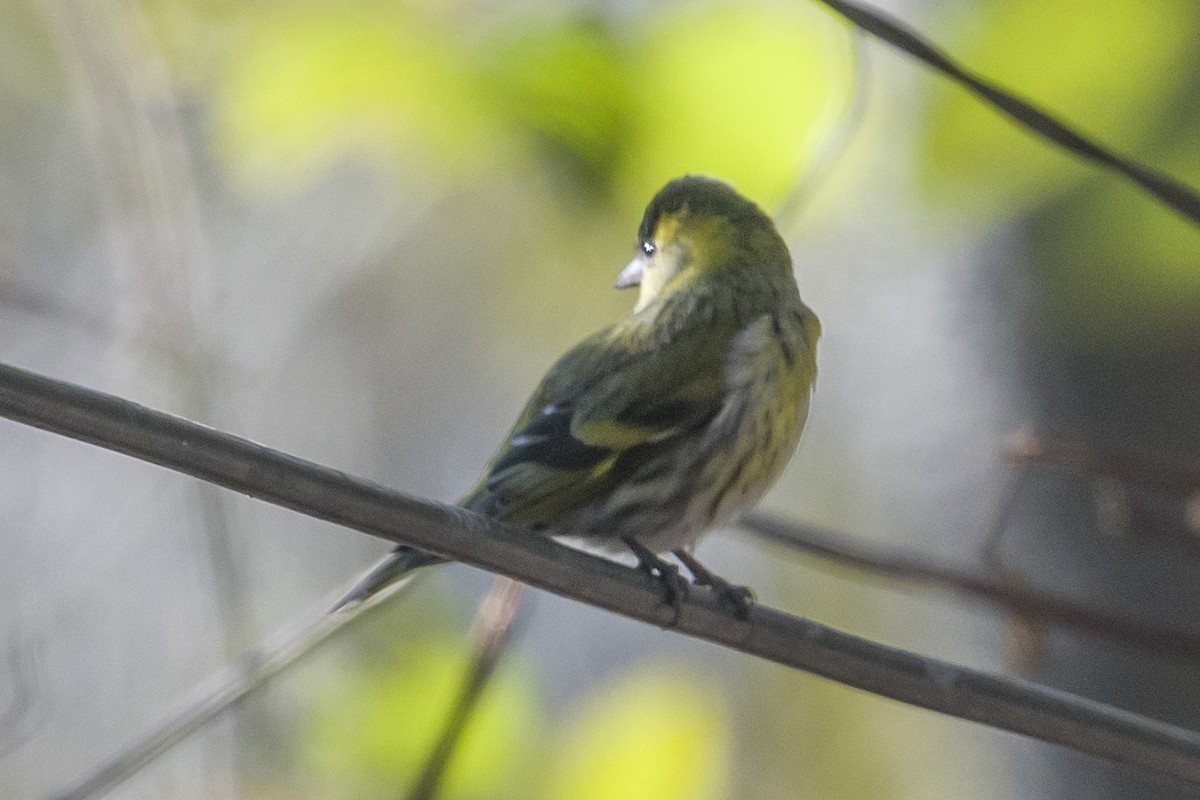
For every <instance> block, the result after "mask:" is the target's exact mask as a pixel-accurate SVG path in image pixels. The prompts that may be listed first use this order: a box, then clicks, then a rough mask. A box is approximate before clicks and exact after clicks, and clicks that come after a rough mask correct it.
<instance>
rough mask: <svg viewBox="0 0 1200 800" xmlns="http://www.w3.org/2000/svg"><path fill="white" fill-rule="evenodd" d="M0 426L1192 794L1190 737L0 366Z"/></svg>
mask: <svg viewBox="0 0 1200 800" xmlns="http://www.w3.org/2000/svg"><path fill="white" fill-rule="evenodd" d="M0 416H4V417H7V418H9V419H12V420H16V421H18V422H23V423H25V424H28V425H33V426H35V427H39V428H42V429H44V430H49V431H53V432H55V433H59V434H62V435H65V436H69V437H71V438H75V439H79V440H81V441H86V442H91V443H92V444H96V445H99V446H102V447H105V448H108V449H110V450H115V451H117V452H121V453H125V454H127V455H131V456H134V457H136V458H139V459H141V460H143V461H148V462H151V463H155V464H160V465H162V466H165V467H169V468H171V469H174V470H177V471H179V472H183V473H185V474H188V475H192V476H193V477H196V478H200V479H202V480H206V481H209V482H212V483H216V484H219V485H221V486H225V487H227V488H230V489H234V490H236V491H239V492H242V493H245V494H247V495H250V496H252V497H257V498H259V499H261V500H266V501H268V502H271V503H275V504H277V505H281V506H284V507H286V508H291V509H293V510H295V511H299V512H301V513H304V514H308V515H310V516H313V517H316V518H318V519H324V520H327V521H329V522H333V523H335V524H338V525H343V526H345V527H348V528H353V529H354V530H358V531H362V532H364V533H368V534H371V535H372V536H378V537H380V538H383V539H387V540H389V541H393V542H398V543H404V544H408V545H412V546H415V547H418V548H421V549H423V550H428V551H430V552H432V553H436V554H438V555H442V556H445V557H447V558H451V559H454V560H457V561H462V562H464V563H467V564H471V565H473V566H476V567H480V568H482V569H485V570H488V571H491V572H496V573H499V574H502V575H506V576H508V577H510V578H513V579H514V580H518V581H522V582H524V583H528V584H530V585H532V586H536V587H538V588H541V589H545V590H546V591H549V592H553V593H555V594H558V595H561V596H563V597H569V598H572V599H574V600H579V601H581V602H584V603H588V604H590V605H593V606H596V607H598V608H603V609H606V610H609V611H613V612H616V613H618V614H621V615H623V616H627V617H630V618H632V619H638V620H641V621H643V622H648V623H652V624H655V625H659V626H665V625H667V624H668V623H671V622H674V629H675V631H676V632H677V633H680V634H683V635H687V636H692V637H694V638H699V639H704V640H706V641H710V642H714V643H716V644H720V645H724V646H726V647H729V648H731V649H734V650H739V651H741V652H744V653H748V654H750V655H754V656H757V657H759V658H762V659H765V660H769V661H773V662H775V663H778V664H783V665H786V666H790V667H794V668H796V669H801V670H804V671H807V672H811V673H813V674H816V675H821V676H823V677H826V678H830V679H832V680H836V681H838V682H840V683H844V684H846V685H848V686H853V687H856V688H859V689H864V690H866V691H869V692H873V693H875V694H879V695H882V696H885V697H890V698H893V699H895V700H900V701H902V702H905V703H909V704H911V705H915V706H919V707H922V708H928V709H931V710H935V711H940V712H942V713H945V714H949V715H952V716H956V717H959V718H961V719H968V720H973V721H975V722H981V723H984V724H986V725H989V726H992V727H995V728H1000V729H1003V730H1008V731H1013V732H1015V733H1021V734H1025V735H1027V736H1032V737H1035V738H1038V739H1041V740H1043V741H1047V742H1053V743H1056V744H1061V745H1064V746H1067V747H1071V748H1073V749H1076V750H1079V751H1080V752H1084V753H1089V754H1092V755H1095V756H1100V757H1101V758H1106V759H1109V760H1111V761H1114V762H1117V763H1123V764H1130V765H1134V766H1138V767H1141V768H1143V769H1146V770H1149V771H1150V772H1152V773H1154V774H1157V775H1160V776H1166V777H1170V778H1174V779H1177V780H1179V781H1182V782H1185V783H1188V784H1191V785H1192V786H1193V787H1200V734H1198V733H1195V732H1193V731H1188V730H1185V729H1183V728H1179V727H1177V726H1174V725H1168V724H1166V723H1162V722H1158V721H1155V720H1151V719H1148V718H1146V717H1142V716H1139V715H1137V714H1133V713H1130V712H1127V711H1122V710H1120V709H1116V708H1113V707H1111V706H1106V705H1104V704H1102V703H1097V702H1094V701H1091V700H1086V699H1084V698H1081V697H1076V696H1073V695H1070V694H1067V693H1064V692H1058V691H1054V690H1051V689H1047V688H1045V687H1041V686H1037V685H1034V684H1031V683H1027V682H1023V681H1016V680H1009V679H1006V678H1001V677H998V676H994V675H987V674H984V673H981V672H977V671H974V670H970V669H965V668H963V667H958V666H955V665H953V664H949V663H947V662H944V661H939V660H937V659H932V658H925V657H922V656H919V655H916V654H914V653H909V652H906V651H904V650H900V649H898V648H894V647H888V646H886V645H882V644H878V643H876V642H871V641H868V640H866V639H862V638H860V637H857V636H852V635H850V634H846V633H842V632H841V631H837V630H834V629H832V628H828V627H826V626H824V625H820V624H819V623H816V622H813V621H812V620H808V619H803V618H800V617H795V616H792V615H789V614H785V613H783V612H781V611H776V610H775V609H772V608H768V607H766V606H755V607H754V608H753V609H752V611H751V613H750V614H749V616H748V618H747V619H745V620H740V619H735V618H733V617H731V616H730V614H729V613H728V612H727V611H726V610H725V608H724V607H723V605H722V604H721V602H720V600H719V599H718V598H717V597H715V596H714V595H713V594H712V593H709V592H700V591H697V592H692V593H691V595H690V596H689V597H688V598H686V600H684V601H683V602H682V603H681V604H680V607H679V608H678V609H672V608H670V607H668V606H666V605H664V604H663V601H662V591H661V586H660V585H659V584H658V583H657V582H656V581H655V580H654V579H652V578H651V577H649V576H647V575H646V574H645V573H644V572H640V571H638V570H636V569H633V568H630V567H626V566H623V565H621V564H617V563H615V562H612V561H609V560H607V559H603V558H600V557H598V556H593V555H591V554H588V553H584V552H582V551H579V550H574V549H572V548H569V547H566V546H565V545H562V544H559V543H558V542H555V541H553V540H552V539H548V538H546V537H544V536H538V535H536V534H530V533H526V532H523V531H520V530H515V529H513V528H510V527H508V526H506V525H502V524H500V523H497V522H495V521H494V520H489V519H486V518H484V517H480V516H478V515H476V514H472V513H470V512H468V511H466V510H464V509H461V508H456V507H454V506H447V505H443V504H440V503H434V502H430V501H423V500H418V499H416V498H413V497H410V496H408V495H405V494H403V493H401V492H397V491H394V490H391V489H387V488H385V487H383V486H380V485H378V484H374V483H371V482H369V481H365V480H362V479H359V478H354V477H352V476H350V475H347V474H345V473H343V472H340V471H338V470H334V469H330V468H328V467H324V466H321V465H319V464H315V463H313V462H311V461H306V460H304V459H300V458H297V457H295V456H291V455H288V454H286V453H281V452H279V451H276V450H272V449H270V448H267V447H263V446H262V445H258V444H255V443H253V442H250V441H248V440H246V439H242V438H240V437H237V436H232V435H230V434H227V433H222V432H221V431H217V430H214V429H212V428H208V427H205V426H203V425H197V424H195V423H192V422H188V421H187V420H184V419H181V418H179V417H175V416H172V415H170V414H164V413H162V412H158V411H153V410H151V409H149V408H146V407H144V406H140V405H138V404H136V403H132V402H130V401H128V400H123V399H121V398H118V397H113V396H112V395H107V394H103V393H101V392H95V391H92V390H89V389H85V388H83V387H80V386H76V385H74V384H70V383H66V382H62V381H57V380H54V379H52V378H47V377H43V376H40V375H36V374H34V373H31V372H27V371H25V370H21V369H18V368H15V367H11V366H5V365H0Z"/></svg>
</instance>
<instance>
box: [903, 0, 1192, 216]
mask: <svg viewBox="0 0 1200 800" xmlns="http://www.w3.org/2000/svg"><path fill="white" fill-rule="evenodd" d="M972 9H973V10H974V11H975V13H977V14H978V15H979V16H978V17H977V19H975V20H974V26H973V28H972V30H971V31H969V32H967V33H965V34H964V35H962V36H961V37H959V38H958V39H957V40H955V39H954V38H950V37H942V38H943V40H944V41H945V43H946V46H947V48H948V49H949V50H950V51H951V52H953V53H954V54H955V56H956V57H957V58H959V59H960V60H961V61H962V62H963V63H965V64H967V65H968V66H970V67H971V68H973V69H975V70H977V71H978V72H980V73H981V74H983V75H985V76H988V77H990V78H992V79H994V80H996V81H998V82H999V83H1000V84H1001V85H1003V86H1005V87H1007V88H1009V89H1011V90H1013V91H1015V92H1016V93H1017V94H1019V95H1022V96H1024V97H1026V98H1028V99H1031V100H1033V101H1035V102H1036V103H1038V104H1040V105H1042V106H1043V107H1045V108H1046V109H1048V110H1050V111H1051V112H1053V113H1055V114H1056V115H1058V116H1060V118H1062V119H1063V120H1065V121H1067V122H1069V123H1072V124H1074V125H1076V126H1078V127H1079V128H1080V129H1082V130H1084V131H1086V132H1087V133H1088V134H1089V135H1091V136H1093V137H1095V138H1096V139H1097V140H1099V141H1100V142H1102V143H1105V144H1107V145H1109V146H1112V147H1115V148H1116V149H1118V150H1121V151H1124V152H1130V153H1138V152H1139V151H1140V150H1143V149H1144V148H1142V147H1140V145H1141V143H1142V142H1144V141H1145V140H1146V137H1147V135H1148V134H1149V133H1150V132H1152V131H1153V130H1154V129H1155V127H1156V125H1158V124H1159V123H1161V121H1162V120H1163V118H1164V116H1165V115H1166V114H1167V113H1168V111H1169V110H1170V107H1171V104H1172V103H1173V102H1174V99H1173V98H1174V97H1175V93H1176V91H1178V90H1179V89H1180V87H1181V86H1182V85H1183V82H1184V81H1185V80H1189V79H1190V78H1189V73H1190V71H1191V67H1190V66H1189V63H1190V62H1189V61H1188V59H1190V57H1191V56H1190V54H1191V51H1192V50H1194V48H1195V39H1194V37H1195V20H1196V11H1197V5H1196V3H1195V0H1109V1H1108V2H1105V3H1101V4H1096V3H1094V2H1089V1H1088V0H989V1H988V2H985V3H980V4H976V5H975V6H972ZM929 80H931V81H933V80H935V79H934V78H932V77H930V78H929ZM919 157H920V166H921V170H922V177H923V178H924V179H925V182H926V184H927V189H928V192H929V194H930V195H931V196H932V197H934V198H936V199H937V200H938V201H940V202H941V203H943V204H944V205H947V206H950V205H953V206H954V208H955V209H956V210H958V211H964V210H967V211H970V212H972V213H975V214H977V215H979V218H981V219H982V218H985V217H990V218H992V219H994V218H995V217H996V216H997V215H999V216H1001V217H1006V216H1010V215H1012V214H1014V213H1017V212H1018V211H1019V210H1021V209H1024V208H1029V207H1033V206H1036V205H1038V204H1040V203H1042V202H1044V201H1045V199H1046V198H1047V197H1048V196H1049V195H1052V194H1054V193H1059V192H1062V191H1063V190H1065V189H1067V188H1069V187H1070V186H1072V185H1075V184H1077V183H1078V182H1079V181H1081V180H1084V179H1085V178H1087V177H1088V176H1090V175H1091V174H1092V170H1093V169H1094V168H1093V167H1089V166H1083V165H1082V164H1081V163H1080V162H1079V161H1078V160H1077V159H1075V158H1074V157H1073V156H1070V155H1068V154H1066V153H1064V152H1063V151H1062V150H1061V149H1060V148H1057V147H1054V146H1052V145H1049V144H1046V143H1045V142H1043V141H1042V140H1041V139H1040V138H1035V137H1034V136H1033V135H1032V134H1030V133H1027V132H1025V131H1023V130H1020V129H1018V128H1017V127H1016V125H1015V124H1014V123H1012V122H1009V121H1008V120H1007V119H1005V118H1003V117H1002V116H1001V115H1000V114H998V113H997V112H996V111H994V110H993V109H991V108H990V107H989V106H987V105H985V104H984V103H982V102H981V101H980V100H979V99H978V98H976V97H975V96H974V95H970V94H968V93H967V92H965V91H964V90H962V89H960V88H958V87H957V86H953V85H951V84H950V83H949V82H947V81H944V80H942V79H936V88H935V89H934V92H933V102H932V104H931V107H930V111H929V117H928V120H927V126H926V131H925V138H924V141H923V143H922V146H921V151H920V154H919ZM1110 180H1114V181H1115V180H1120V179H1118V178H1116V177H1112V178H1110Z"/></svg>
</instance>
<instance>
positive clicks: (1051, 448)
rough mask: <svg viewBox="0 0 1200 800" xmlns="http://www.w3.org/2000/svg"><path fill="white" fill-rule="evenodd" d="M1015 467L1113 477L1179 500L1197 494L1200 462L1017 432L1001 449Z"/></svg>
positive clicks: (1034, 433)
mask: <svg viewBox="0 0 1200 800" xmlns="http://www.w3.org/2000/svg"><path fill="white" fill-rule="evenodd" d="M1004 454H1005V456H1006V457H1007V458H1008V460H1009V461H1010V462H1011V463H1012V464H1013V465H1014V466H1017V467H1023V466H1029V465H1039V466H1047V467H1057V468H1059V469H1064V470H1068V471H1070V472H1078V473H1081V474H1084V475H1094V476H1097V477H1107V478H1115V479H1116V480H1118V481H1120V482H1121V483H1124V484H1126V485H1129V486H1146V487H1150V488H1153V489H1158V490H1159V491H1161V492H1163V493H1165V494H1168V495H1171V496H1172V497H1176V498H1179V499H1181V500H1185V499H1189V498H1192V497H1194V496H1195V495H1196V494H1197V493H1200V462H1197V461H1186V460H1184V459H1182V458H1175V457H1172V456H1166V455H1162V454H1159V453H1148V452H1138V451H1131V450H1122V449H1118V448H1115V447H1102V446H1098V445H1094V444H1091V443H1090V442H1084V441H1081V440H1079V439H1072V438H1067V437H1062V436H1051V435H1048V434H1043V433H1037V432H1035V431H1029V430H1024V431H1019V432H1017V433H1016V434H1015V435H1013V436H1012V438H1011V439H1010V440H1009V441H1008V443H1007V444H1006V445H1005V448H1004Z"/></svg>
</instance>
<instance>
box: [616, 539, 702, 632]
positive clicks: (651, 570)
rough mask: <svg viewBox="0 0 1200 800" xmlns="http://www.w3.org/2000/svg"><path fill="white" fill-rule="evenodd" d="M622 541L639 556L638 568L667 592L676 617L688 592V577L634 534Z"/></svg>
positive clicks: (667, 599) (668, 600)
mask: <svg viewBox="0 0 1200 800" xmlns="http://www.w3.org/2000/svg"><path fill="white" fill-rule="evenodd" d="M621 541H622V542H624V543H625V546H626V547H628V548H629V549H630V550H632V551H633V554H634V555H635V556H637V561H638V564H637V565H638V569H640V570H641V571H642V572H645V573H646V574H647V575H649V576H650V577H652V578H654V579H656V580H657V581H658V582H659V583H661V584H662V586H663V591H664V592H665V593H666V598H665V600H666V603H667V605H669V606H670V607H671V608H673V609H675V615H676V617H678V616H679V609H680V608H681V607H682V605H683V601H684V599H685V598H686V597H687V594H688V582H687V578H685V577H683V576H682V575H680V574H679V567H677V566H675V565H674V564H672V563H671V562H670V561H663V560H662V559H661V558H659V557H658V556H657V555H655V554H654V552H653V551H652V550H650V548H648V547H646V545H644V544H642V543H641V542H639V541H638V540H637V539H635V538H633V537H632V536H622V537H621Z"/></svg>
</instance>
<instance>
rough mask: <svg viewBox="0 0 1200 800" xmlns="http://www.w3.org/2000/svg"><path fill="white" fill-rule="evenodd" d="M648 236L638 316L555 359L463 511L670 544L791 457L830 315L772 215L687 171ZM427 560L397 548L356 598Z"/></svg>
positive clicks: (685, 540)
mask: <svg viewBox="0 0 1200 800" xmlns="http://www.w3.org/2000/svg"><path fill="white" fill-rule="evenodd" d="M638 236H639V243H638V255H637V257H636V258H634V260H633V261H632V262H630V264H629V266H627V267H626V268H625V270H623V271H622V272H621V274H620V277H619V278H618V280H617V286H618V288H625V287H632V286H639V287H640V295H639V298H638V302H637V304H636V306H635V308H634V311H633V313H631V314H630V315H629V316H627V317H625V318H624V319H622V320H620V321H618V322H617V323H615V324H614V325H612V326H611V327H609V328H606V329H604V330H602V331H599V332H598V333H596V334H594V335H593V336H590V337H588V338H587V339H585V340H584V341H583V342H581V343H580V344H578V345H576V346H575V347H574V348H573V349H571V350H570V351H568V352H567V353H566V354H565V355H564V356H562V358H560V359H559V360H558V362H557V363H556V364H555V365H554V366H553V367H552V368H551V369H550V371H549V373H548V374H547V375H546V377H545V378H543V379H542V382H541V384H540V385H539V386H538V387H537V389H536V390H535V391H534V393H533V396H532V397H531V398H530V400H529V402H528V404H527V405H526V407H525V409H524V411H523V412H522V413H521V415H520V417H519V418H518V419H517V422H516V424H515V425H514V427H513V429H512V431H511V432H510V434H509V435H508V437H507V438H506V439H505V441H504V443H503V444H502V446H501V447H500V450H499V452H498V453H497V454H496V455H495V457H494V458H493V459H492V461H491V463H489V464H488V466H487V468H486V469H485V471H484V475H483V477H482V479H481V480H480V482H479V484H478V485H477V486H476V487H475V488H474V489H473V490H472V491H471V492H470V493H469V494H468V495H467V496H466V497H465V498H464V499H463V500H462V501H461V502H462V505H464V506H465V507H467V508H470V509H472V510H474V511H477V512H479V513H482V514H485V515H487V516H490V517H493V518H495V519H498V520H502V521H504V522H508V523H511V524H514V525H519V526H523V527H526V528H529V529H531V530H538V531H544V532H545V533H546V534H547V535H551V536H580V537H584V538H586V539H588V540H590V541H592V542H595V543H600V544H606V545H611V546H622V545H621V543H622V540H623V539H629V538H632V539H634V540H636V542H638V543H640V544H642V545H645V546H646V548H648V549H649V550H651V551H654V552H659V553H662V552H666V551H669V550H674V549H678V548H690V547H691V546H692V545H693V544H694V542H695V541H696V539H697V538H698V537H699V536H700V535H702V534H703V533H705V532H706V531H708V530H709V529H710V528H712V527H714V526H715V525H719V524H720V523H722V522H725V521H727V520H728V519H730V518H731V517H732V516H733V515H735V514H736V513H737V512H739V511H742V510H744V509H746V508H747V507H749V506H750V505H752V504H753V503H754V502H755V501H757V500H758V498H759V497H760V496H761V495H762V494H763V492H765V491H766V490H767V489H768V488H769V487H770V485H771V484H772V483H773V482H774V480H775V479H776V478H777V477H778V475H779V473H780V472H781V471H782V469H783V467H784V466H785V465H786V464H787V461H788V460H789V459H790V458H791V455H792V453H793V451H794V450H795V447H796V444H797V442H798V441H799V438H800V433H801V431H802V429H803V426H804V420H805V417H806V415H807V411H808V400H809V394H810V391H811V389H812V385H813V381H814V379H815V377H816V344H817V338H818V337H819V336H820V323H819V322H818V321H817V318H816V316H815V315H814V314H813V312H812V311H810V310H809V309H808V307H807V306H805V305H804V303H803V302H801V300H800V294H799V291H798V290H797V288H796V282H795V278H794V276H793V273H792V262H791V257H790V256H789V254H788V250H787V247H786V245H785V244H784V242H783V239H782V238H781V237H780V236H779V234H778V232H777V231H776V230H775V226H774V225H773V224H772V222H771V220H770V219H769V218H768V217H767V216H766V214H764V213H763V212H762V211H761V210H759V208H758V207H757V206H755V205H754V204H753V203H751V202H750V201H749V200H747V199H745V198H743V197H742V196H740V195H739V194H737V192H735V191H734V190H733V189H732V188H731V187H729V186H727V185H726V184H724V183H721V182H719V181H715V180H711V179H708V178H701V177H695V176H688V177H684V178H680V179H678V180H674V181H672V182H670V183H668V184H667V185H666V186H665V187H664V188H663V189H662V190H661V191H660V192H659V193H658V195H657V196H656V197H655V198H654V200H653V201H652V202H651V203H650V206H649V207H648V208H647V209H646V213H645V216H644V217H643V219H642V224H641V226H640V228H639V232H638ZM430 560H431V559H430V558H429V557H415V556H414V554H413V553H412V552H411V551H406V550H405V549H404V548H401V549H399V550H398V551H397V553H396V555H395V557H394V563H393V564H391V565H390V566H387V565H382V566H381V567H380V568H379V569H377V570H376V571H375V572H374V573H372V576H369V577H368V579H367V580H366V581H364V583H363V584H362V585H361V586H360V588H359V589H358V590H357V591H356V592H355V593H352V595H351V599H361V597H365V596H367V595H369V594H371V593H372V592H373V591H374V590H375V589H376V588H378V587H379V586H381V585H384V584H386V583H387V582H389V581H390V580H392V579H394V577H395V574H396V573H397V572H398V571H401V570H403V569H406V568H408V567H410V566H413V565H420V564H423V563H428V562H429V561H430Z"/></svg>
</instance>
